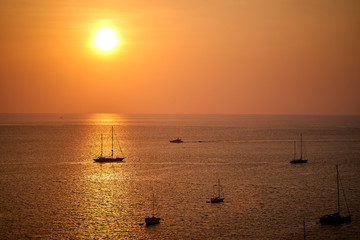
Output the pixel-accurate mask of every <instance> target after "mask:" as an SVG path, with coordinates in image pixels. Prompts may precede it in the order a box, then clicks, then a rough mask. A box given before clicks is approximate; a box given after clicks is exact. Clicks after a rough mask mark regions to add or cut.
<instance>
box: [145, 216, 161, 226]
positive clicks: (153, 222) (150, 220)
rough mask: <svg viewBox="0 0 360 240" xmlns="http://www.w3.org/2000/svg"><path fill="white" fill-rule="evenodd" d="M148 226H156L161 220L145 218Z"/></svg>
mask: <svg viewBox="0 0 360 240" xmlns="http://www.w3.org/2000/svg"><path fill="white" fill-rule="evenodd" d="M145 223H146V226H150V225H155V224H159V223H160V218H157V217H147V218H145Z"/></svg>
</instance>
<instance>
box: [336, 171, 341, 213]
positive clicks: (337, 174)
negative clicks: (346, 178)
mask: <svg viewBox="0 0 360 240" xmlns="http://www.w3.org/2000/svg"><path fill="white" fill-rule="evenodd" d="M336 182H337V197H338V213H339V214H340V190H339V168H338V165H336Z"/></svg>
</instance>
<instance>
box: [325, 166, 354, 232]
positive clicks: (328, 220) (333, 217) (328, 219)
mask: <svg viewBox="0 0 360 240" xmlns="http://www.w3.org/2000/svg"><path fill="white" fill-rule="evenodd" d="M336 179H337V197H338V202H337V207H338V210H337V212H336V213H333V214H327V215H324V216H322V217H321V218H320V223H321V224H333V225H340V224H342V223H350V222H351V215H350V210H349V208H348V206H347V202H346V198H345V193H344V189H343V188H342V191H343V194H344V200H345V204H346V208H347V210H348V215H347V216H341V214H340V186H339V182H340V179H339V168H338V165H336Z"/></svg>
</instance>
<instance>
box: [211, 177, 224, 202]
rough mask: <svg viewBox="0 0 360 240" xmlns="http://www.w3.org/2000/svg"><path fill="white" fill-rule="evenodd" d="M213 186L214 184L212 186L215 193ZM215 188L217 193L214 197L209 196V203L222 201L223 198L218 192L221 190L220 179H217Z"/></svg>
mask: <svg viewBox="0 0 360 240" xmlns="http://www.w3.org/2000/svg"><path fill="white" fill-rule="evenodd" d="M215 187H216V184H215V185H214V186H213V191H214V193H215ZM217 189H218V194H217V196H216V197H213V198H211V203H218V202H223V201H224V198H222V197H221V196H220V192H221V185H220V179H218V185H217Z"/></svg>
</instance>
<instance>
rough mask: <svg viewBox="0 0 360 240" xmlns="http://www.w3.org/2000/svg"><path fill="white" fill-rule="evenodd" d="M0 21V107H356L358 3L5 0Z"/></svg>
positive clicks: (359, 84)
mask: <svg viewBox="0 0 360 240" xmlns="http://www.w3.org/2000/svg"><path fill="white" fill-rule="evenodd" d="M104 24H106V25H109V26H111V28H112V29H114V31H116V32H117V34H118V36H119V38H120V41H121V44H120V45H119V46H118V47H117V48H116V50H114V51H111V52H110V53H107V54H105V53H101V52H99V51H97V50H96V49H95V48H94V47H93V46H91V44H90V42H91V38H92V36H93V34H94V32H95V30H96V29H97V28H99V26H101V25H104ZM0 27H1V38H0V51H1V63H0V112H2V113H33V112H35V113H68V112H69V113H91V112H117V113H231V114H234V113H235V114H360V1H359V0H221V1H219V0H216V1H215V0H206V1H203V0H178V1H175V0H152V1H148V0H142V1H141V0H131V1H130V0H129V1H126V0H123V1H122V0H88V1H73V0H62V1H49V0H1V1H0Z"/></svg>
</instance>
